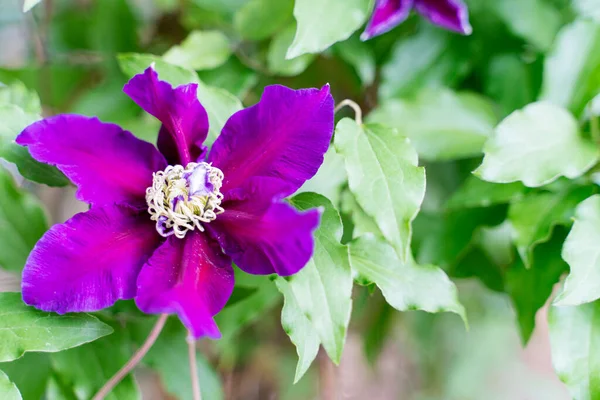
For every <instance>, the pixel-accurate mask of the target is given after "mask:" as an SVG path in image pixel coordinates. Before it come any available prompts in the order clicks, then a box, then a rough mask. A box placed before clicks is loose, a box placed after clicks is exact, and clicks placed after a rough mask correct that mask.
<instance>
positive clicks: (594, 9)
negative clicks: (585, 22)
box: [573, 0, 600, 22]
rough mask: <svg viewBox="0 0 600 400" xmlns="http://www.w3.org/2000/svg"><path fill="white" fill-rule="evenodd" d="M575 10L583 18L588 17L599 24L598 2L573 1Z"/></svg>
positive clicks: (589, 0)
mask: <svg viewBox="0 0 600 400" xmlns="http://www.w3.org/2000/svg"><path fill="white" fill-rule="evenodd" d="M573 5H574V7H575V10H577V12H578V13H579V15H581V16H583V17H589V18H592V19H594V20H595V21H596V22H600V1H598V0H573Z"/></svg>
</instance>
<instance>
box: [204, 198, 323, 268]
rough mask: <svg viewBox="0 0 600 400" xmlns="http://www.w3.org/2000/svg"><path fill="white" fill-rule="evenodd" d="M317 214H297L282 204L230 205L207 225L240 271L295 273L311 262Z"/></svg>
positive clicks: (243, 203)
mask: <svg viewBox="0 0 600 400" xmlns="http://www.w3.org/2000/svg"><path fill="white" fill-rule="evenodd" d="M319 219H320V212H319V211H318V210H310V211H306V212H299V211H297V210H296V209H294V208H293V207H291V206H290V205H288V204H285V203H273V204H271V205H270V206H269V207H268V209H266V210H264V202H243V201H240V202H229V203H228V205H227V208H225V212H224V213H223V214H221V215H219V216H218V218H217V219H216V220H215V221H213V222H211V223H210V224H209V225H208V229H209V230H210V232H211V233H212V234H213V235H214V236H215V237H216V238H217V239H218V240H219V243H220V244H221V246H222V247H223V249H224V251H225V253H226V254H227V255H229V256H230V257H231V258H232V259H233V261H234V262H235V264H236V265H237V266H238V267H240V269H242V270H244V271H246V272H248V273H250V274H256V275H268V274H273V273H277V274H279V275H281V276H288V275H292V274H295V273H296V272H298V271H299V270H300V269H302V267H304V266H305V265H306V263H307V262H308V260H310V258H311V256H312V253H313V249H314V239H313V232H314V230H315V229H316V228H317V227H318V225H319Z"/></svg>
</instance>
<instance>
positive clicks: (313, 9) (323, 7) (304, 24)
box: [287, 0, 369, 58]
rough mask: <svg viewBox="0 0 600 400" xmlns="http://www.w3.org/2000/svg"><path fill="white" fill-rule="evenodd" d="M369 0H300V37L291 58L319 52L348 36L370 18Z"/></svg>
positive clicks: (289, 54) (290, 51) (296, 7)
mask: <svg viewBox="0 0 600 400" xmlns="http://www.w3.org/2000/svg"><path fill="white" fill-rule="evenodd" d="M368 11H369V0H326V1H323V0H296V1H295V3H294V17H295V18H296V22H297V25H298V29H297V30H296V37H295V38H294V42H293V43H292V45H291V46H290V48H289V49H288V52H287V58H295V57H298V56H299V55H302V54H305V53H319V52H321V51H323V50H325V49H326V48H328V47H329V46H331V45H332V44H334V43H335V42H339V41H341V40H346V39H348V38H349V37H350V35H352V34H353V33H354V32H355V31H356V30H357V29H358V28H360V27H361V26H362V24H363V23H364V22H365V21H366V19H367V16H368Z"/></svg>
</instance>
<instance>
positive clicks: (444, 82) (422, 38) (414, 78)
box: [379, 25, 472, 98]
mask: <svg viewBox="0 0 600 400" xmlns="http://www.w3.org/2000/svg"><path fill="white" fill-rule="evenodd" d="M462 40H463V38H459V39H456V38H453V37H452V36H451V34H450V33H448V32H444V31H443V30H441V29H437V28H434V27H431V26H428V25H424V26H421V27H420V28H419V32H418V33H416V34H415V35H411V36H409V37H406V38H403V39H401V40H397V41H396V42H395V44H394V47H393V48H392V54H391V56H390V59H389V60H388V61H387V62H386V63H385V64H384V65H383V68H382V69H381V84H380V85H379V86H380V87H379V95H380V96H381V97H382V98H394V97H402V96H405V95H407V94H411V93H413V92H415V91H416V90H417V89H422V88H424V87H436V88H439V87H443V86H451V85H453V84H454V83H456V82H458V81H460V80H461V79H462V78H463V77H464V76H465V75H466V73H468V71H469V68H470V67H469V59H470V58H472V55H471V54H468V55H463V54H461V53H460V52H461V51H464V49H466V48H468V47H467V46H466V44H465V43H464V41H462ZM455 41H456V42H455ZM457 50H458V51H457Z"/></svg>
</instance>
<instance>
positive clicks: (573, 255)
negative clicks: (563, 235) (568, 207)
mask: <svg viewBox="0 0 600 400" xmlns="http://www.w3.org/2000/svg"><path fill="white" fill-rule="evenodd" d="M598 243H600V195H594V196H592V197H589V198H588V199H586V200H584V201H583V202H581V203H580V204H579V205H578V206H577V209H576V210H575V222H574V223H573V227H572V228H571V232H569V236H567V240H566V241H565V244H564V246H563V251H562V257H563V259H564V260H565V261H566V262H567V264H569V267H570V268H571V273H570V274H569V276H568V277H567V280H566V281H565V287H564V289H563V291H562V293H561V294H560V295H559V296H558V297H557V298H556V300H555V304H558V305H565V306H574V305H579V304H583V303H589V302H592V301H594V300H597V299H599V298H600V246H598Z"/></svg>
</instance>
